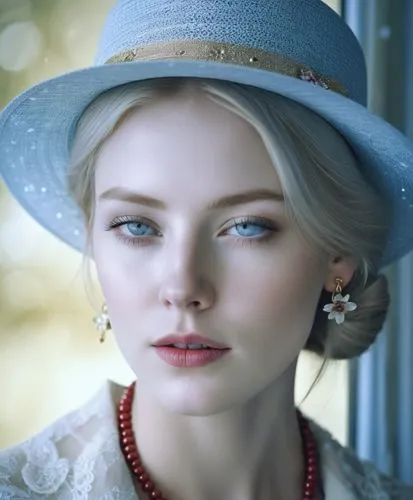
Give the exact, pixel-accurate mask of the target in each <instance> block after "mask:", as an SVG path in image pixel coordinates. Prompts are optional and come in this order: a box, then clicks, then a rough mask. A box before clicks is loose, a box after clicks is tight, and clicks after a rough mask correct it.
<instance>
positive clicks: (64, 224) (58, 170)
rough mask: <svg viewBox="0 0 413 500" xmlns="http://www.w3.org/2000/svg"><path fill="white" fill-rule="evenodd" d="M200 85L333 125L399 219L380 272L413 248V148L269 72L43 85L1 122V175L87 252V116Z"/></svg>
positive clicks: (343, 101) (348, 105)
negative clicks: (123, 98) (195, 81)
mask: <svg viewBox="0 0 413 500" xmlns="http://www.w3.org/2000/svg"><path fill="white" fill-rule="evenodd" d="M166 77H196V78H210V79H217V80H226V81H230V82H234V83H239V84H245V85H250V86H254V87H258V88H261V89H265V90H268V91H271V92H275V93H278V94H281V95H283V96H285V97H288V98H290V99H292V100H294V101H296V102H298V103H300V104H303V105H304V106H306V107H308V108H310V109H311V110H313V111H314V112H316V113H318V114H319V115H320V116H322V117H323V118H324V119H326V120H327V121H328V122H330V123H331V124H332V125H333V126H334V127H335V128H336V129H337V130H338V131H339V132H340V133H341V134H342V135H343V137H344V138H345V139H346V140H347V142H348V143H349V144H350V145H351V147H352V149H353V151H354V152H355V154H356V155H357V157H358V158H359V160H360V168H361V169H362V171H363V174H364V175H365V176H366V178H367V179H368V180H369V182H371V183H372V184H373V185H374V187H375V188H376V189H378V190H379V191H380V192H381V193H382V195H383V196H384V197H385V200H387V201H388V202H390V203H391V206H392V211H393V214H394V219H393V223H392V227H391V231H390V234H389V239H388V245H387V248H386V251H385V254H384V258H383V261H382V263H381V267H383V266H385V265H387V264H389V263H391V262H393V261H395V260H397V259H398V258H400V257H401V256H403V255H404V254H406V253H407V252H408V251H410V250H411V249H412V248H413V226H412V222H413V143H412V142H411V141H409V140H408V139H407V138H406V137H405V136H403V135H402V134H401V133H400V132H399V131H398V130H397V129H395V128H394V127H392V126H391V125H390V124H388V123H387V122H385V121H384V120H382V119H381V118H379V117H377V116H375V115H374V114H372V113H370V112H369V111H368V110H367V109H366V108H365V107H363V106H361V105H360V104H357V103H356V102H354V101H352V100H350V99H348V98H345V97H343V96H341V95H339V94H337V93H335V92H332V91H328V90H325V89H323V88H320V87H317V86H314V85H312V84H311V83H308V82H303V81H301V80H298V79H294V78H291V77H288V76H283V75H279V74H275V73H272V72H269V71H265V70H258V69H255V68H248V67H241V66H235V65H230V64H223V63H219V62H212V61H211V62H200V61H186V60H181V61H174V60H170V61H139V62H132V63H121V64H111V65H104V66H95V67H91V68H87V69H83V70H78V71H74V72H71V73H67V74H65V75H62V76H58V77H56V78H53V79H51V80H47V81H45V82H42V83H40V84H38V85H35V86H34V87H32V88H30V89H28V90H27V91H25V92H24V93H23V94H21V95H19V96H18V97H16V98H15V99H14V100H13V101H12V102H11V103H10V104H9V105H8V106H7V107H6V109H5V110H4V111H3V112H2V114H1V115H0V158H1V160H0V171H1V173H2V176H3V178H4V181H5V183H6V184H7V185H8V187H9V189H10V190H11V192H12V193H13V195H14V196H15V197H16V199H17V200H18V201H19V202H20V203H21V205H22V206H23V207H24V208H25V209H26V210H27V211H28V212H29V214H31V216H32V217H33V218H34V219H35V220H37V221H38V222H39V223H40V224H41V225H42V226H43V227H45V228H46V229H47V230H49V231H50V232H52V233H53V234H55V235H56V236H57V237H59V238H60V239H62V240H63V241H65V242H66V243H68V244H69V245H71V246H72V247H74V248H75V249H77V250H80V251H82V250H83V249H84V243H85V234H84V233H85V228H84V222H83V217H82V214H81V212H80V210H79V209H78V207H77V206H76V205H75V203H74V201H73V200H72V199H71V198H70V197H69V196H68V195H67V191H66V169H67V165H68V160H69V156H70V141H71V138H72V137H73V134H74V131H75V129H76V124H77V122H78V119H79V118H80V116H81V115H82V113H83V111H84V109H85V108H86V107H87V106H88V104H90V102H91V101H93V100H94V99H95V98H96V97H97V96H98V95H100V94H101V93H102V92H105V91H106V90H108V89H110V88H113V87H116V86H119V85H123V84H126V83H129V82H133V81H141V80H148V79H153V78H166Z"/></svg>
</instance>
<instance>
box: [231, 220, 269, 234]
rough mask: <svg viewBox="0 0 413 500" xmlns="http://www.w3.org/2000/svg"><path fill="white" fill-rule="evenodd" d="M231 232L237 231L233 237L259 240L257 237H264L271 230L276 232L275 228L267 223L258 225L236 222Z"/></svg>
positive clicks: (255, 223)
mask: <svg viewBox="0 0 413 500" xmlns="http://www.w3.org/2000/svg"><path fill="white" fill-rule="evenodd" d="M229 229H230V230H233V229H235V230H236V234H234V235H233V236H238V237H242V238H254V237H255V238H257V237H260V236H261V237H262V236H264V235H265V234H268V231H269V230H271V229H272V230H274V229H275V228H274V227H272V226H271V224H270V223H269V221H268V222H265V223H262V224H260V223H258V222H253V221H248V220H245V221H239V222H236V223H235V224H234V225H233V226H231V227H230V228H229Z"/></svg>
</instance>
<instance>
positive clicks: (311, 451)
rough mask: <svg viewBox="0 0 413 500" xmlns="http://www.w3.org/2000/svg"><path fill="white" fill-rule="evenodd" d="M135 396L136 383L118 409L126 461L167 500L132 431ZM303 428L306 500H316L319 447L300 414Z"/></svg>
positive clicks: (154, 494) (152, 493) (147, 487)
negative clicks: (142, 458)
mask: <svg viewBox="0 0 413 500" xmlns="http://www.w3.org/2000/svg"><path fill="white" fill-rule="evenodd" d="M134 394H135V383H133V384H132V385H131V386H130V387H128V388H127V389H125V392H124V394H123V396H122V399H121V400H120V403H119V406H118V425H119V436H120V446H121V449H122V453H123V455H124V457H125V460H126V462H127V464H128V466H129V468H130V470H131V471H132V473H133V475H134V476H135V477H136V478H137V480H138V482H139V485H140V487H141V488H142V490H143V491H144V492H146V493H147V495H148V498H150V499H152V500H167V499H166V498H165V497H164V496H163V494H162V492H161V491H160V490H158V489H157V488H156V486H155V484H154V482H153V481H152V479H151V477H150V475H149V474H148V472H146V469H145V466H144V465H143V463H142V461H141V458H140V455H139V452H138V447H137V445H136V441H135V436H134V433H133V429H132V402H133V396H134ZM297 417H298V421H299V424H300V431H301V437H302V440H303V447H304V455H305V460H306V467H305V479H304V486H303V500H315V496H316V494H317V481H318V474H317V447H316V442H315V439H314V436H313V433H312V431H311V429H310V426H309V423H308V420H307V419H306V418H305V417H304V416H303V415H302V414H301V412H300V411H299V410H297Z"/></svg>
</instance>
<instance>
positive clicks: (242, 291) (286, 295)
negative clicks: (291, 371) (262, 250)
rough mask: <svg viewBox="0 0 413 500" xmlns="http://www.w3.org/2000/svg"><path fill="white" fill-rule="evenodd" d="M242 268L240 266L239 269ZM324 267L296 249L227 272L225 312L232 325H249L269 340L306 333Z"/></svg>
mask: <svg viewBox="0 0 413 500" xmlns="http://www.w3.org/2000/svg"><path fill="white" fill-rule="evenodd" d="M241 264H242V265H241ZM323 270H324V264H323V262H321V261H320V258H319V257H318V256H317V255H314V254H313V255H309V252H306V251H305V249H304V248H303V247H302V246H300V245H288V248H286V247H285V246H280V248H278V249H277V248H275V249H273V251H271V253H270V255H268V256H266V255H261V259H260V258H256V260H255V261H254V262H250V263H248V262H246V261H244V262H243V263H239V265H237V266H236V267H233V268H232V269H230V270H228V272H231V276H229V275H227V276H226V277H225V280H226V282H227V284H228V288H227V292H226V293H227V294H228V295H227V299H226V302H227V303H228V304H229V309H228V312H229V314H230V316H231V318H232V319H233V320H234V321H235V320H236V321H240V322H247V323H248V324H249V325H250V327H251V323H253V324H254V325H255V326H253V328H255V329H256V330H257V331H258V330H261V332H262V334H264V335H265V331H267V332H268V335H270V336H271V338H273V337H274V335H276V336H277V337H279V336H283V335H286V334H288V335H298V336H302V337H303V338H305V336H306V335H307V334H308V333H309V332H310V330H311V326H312V323H313V319H314V314H315V310H316V306H317V304H318V300H319V296H320V293H321V290H322V286H323V282H324V273H323Z"/></svg>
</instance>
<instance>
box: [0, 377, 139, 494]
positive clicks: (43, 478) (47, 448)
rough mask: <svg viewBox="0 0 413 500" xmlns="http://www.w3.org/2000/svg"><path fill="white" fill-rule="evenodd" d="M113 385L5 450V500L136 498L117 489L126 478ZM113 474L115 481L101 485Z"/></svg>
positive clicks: (0, 461)
mask: <svg viewBox="0 0 413 500" xmlns="http://www.w3.org/2000/svg"><path fill="white" fill-rule="evenodd" d="M112 386H113V384H107V385H106V386H105V387H104V388H102V390H100V391H99V392H98V393H97V394H96V396H95V397H94V398H93V399H92V400H90V401H89V402H87V403H86V404H85V405H84V406H82V407H80V408H78V409H77V410H75V411H73V412H71V413H69V414H67V415H65V416H64V417H62V418H61V419H59V420H57V421H56V422H54V423H53V424H52V425H50V426H49V427H47V428H45V429H44V430H43V431H42V432H40V433H39V434H37V435H35V436H34V437H32V438H31V439H29V440H27V441H25V442H23V443H21V444H19V445H18V446H15V447H12V448H10V449H8V450H3V451H0V500H11V499H13V500H16V499H26V498H29V499H31V500H45V499H46V498H48V499H50V498H51V499H59V500H60V499H62V500H63V499H69V498H77V499H79V500H81V499H82V500H83V499H89V498H96V499H97V498H99V499H102V500H129V499H130V498H132V497H131V496H130V495H129V493H128V492H127V491H126V490H125V491H123V490H122V491H121V490H120V489H119V487H118V486H117V485H118V484H122V482H118V480H120V481H124V480H125V478H124V477H123V474H124V470H123V468H122V464H123V461H122V460H121V458H120V456H119V450H118V437H117V436H118V434H117V428H116V418H115V414H114V408H113V404H112V396H113V394H112V389H113V387H112ZM109 472H110V473H111V477H112V479H111V481H112V482H111V483H109V482H107V481H106V480H104V481H100V478H101V477H105V476H106V475H107V474H108V473H109ZM96 477H99V483H101V484H100V485H99V487H98V486H97V485H96V484H95V478H96ZM98 489H99V491H98Z"/></svg>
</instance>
